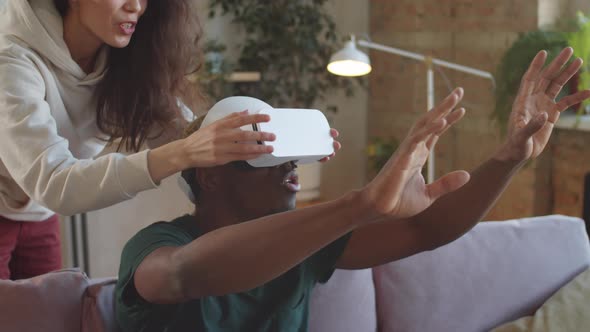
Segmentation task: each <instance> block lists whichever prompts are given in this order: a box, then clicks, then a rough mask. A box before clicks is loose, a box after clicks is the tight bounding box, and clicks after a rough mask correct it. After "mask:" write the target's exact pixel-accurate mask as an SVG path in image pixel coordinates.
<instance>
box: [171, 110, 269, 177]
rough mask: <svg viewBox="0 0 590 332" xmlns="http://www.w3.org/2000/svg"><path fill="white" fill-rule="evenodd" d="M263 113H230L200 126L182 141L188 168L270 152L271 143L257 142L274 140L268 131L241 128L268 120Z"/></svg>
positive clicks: (216, 164)
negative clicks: (203, 126)
mask: <svg viewBox="0 0 590 332" xmlns="http://www.w3.org/2000/svg"><path fill="white" fill-rule="evenodd" d="M268 121H270V116H268V115H266V114H248V113H247V111H244V112H241V113H233V114H231V115H228V116H227V117H225V118H223V119H220V120H218V121H216V122H214V123H212V124H211V125H209V126H207V127H205V128H201V129H199V130H197V131H196V132H194V133H193V134H192V135H190V136H188V137H187V138H185V139H183V140H182V146H183V147H182V151H183V153H184V155H185V157H186V158H187V161H186V163H187V167H186V168H189V167H211V166H218V165H223V164H226V163H228V162H231V161H236V160H250V159H255V158H258V157H260V156H261V155H263V154H265V153H271V152H272V151H273V147H272V146H267V145H261V144H256V142H262V141H266V142H269V141H274V140H275V135H274V134H272V133H267V132H255V131H245V130H241V129H240V127H242V126H244V125H249V124H254V123H261V122H268Z"/></svg>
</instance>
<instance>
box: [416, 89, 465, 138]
mask: <svg viewBox="0 0 590 332" xmlns="http://www.w3.org/2000/svg"><path fill="white" fill-rule="evenodd" d="M463 94H464V91H463V88H456V89H455V90H453V92H451V93H450V94H449V95H448V96H446V97H445V99H443V101H442V102H440V104H438V105H437V106H436V107H434V108H433V109H432V110H430V111H428V112H426V114H424V115H423V116H422V117H421V118H420V120H418V122H416V124H415V125H414V127H413V130H416V131H418V130H421V129H422V128H424V127H425V126H428V125H429V123H432V122H434V121H436V120H438V119H440V118H443V117H445V116H446V115H447V114H448V113H449V112H450V111H452V110H453V109H454V108H455V107H456V106H457V104H459V102H460V101H461V99H463Z"/></svg>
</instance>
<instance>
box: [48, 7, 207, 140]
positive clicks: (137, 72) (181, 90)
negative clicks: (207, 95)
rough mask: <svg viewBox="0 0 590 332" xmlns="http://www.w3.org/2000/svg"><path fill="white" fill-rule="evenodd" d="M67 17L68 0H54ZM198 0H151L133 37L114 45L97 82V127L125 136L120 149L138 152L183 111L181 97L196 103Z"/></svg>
mask: <svg viewBox="0 0 590 332" xmlns="http://www.w3.org/2000/svg"><path fill="white" fill-rule="evenodd" d="M54 2H55V5H56V7H57V9H58V10H59V12H60V13H61V14H62V16H65V15H66V13H67V11H68V6H69V4H68V0H54ZM195 7H196V6H195V5H194V1H193V0H173V1H170V0H168V1H163V0H151V1H149V4H148V7H147V10H146V11H145V13H144V14H143V16H142V17H141V18H140V19H139V22H138V24H137V27H136V30H135V33H134V34H133V37H132V38H131V42H130V43H129V45H128V46H127V47H125V48H111V50H110V56H109V65H108V70H107V72H106V74H105V77H104V78H103V80H102V81H101V83H100V84H99V86H98V91H97V93H98V95H97V102H98V103H97V105H98V109H97V114H96V120H97V125H98V128H99V129H100V130H101V131H102V132H103V133H105V134H107V135H109V136H110V137H111V141H114V140H116V139H119V138H120V139H121V140H120V142H119V146H118V148H119V149H121V148H123V147H124V148H125V149H126V150H127V151H139V149H140V147H141V145H142V144H143V143H144V142H145V140H146V139H148V138H149V137H148V135H150V134H153V133H154V132H153V130H154V129H161V130H165V129H167V128H169V127H171V126H173V121H174V120H175V119H177V118H178V117H180V116H181V111H180V107H179V105H178V99H180V100H182V102H183V103H184V104H186V105H187V106H188V107H189V108H193V109H194V107H196V106H197V105H196V103H197V102H198V100H199V93H198V91H197V89H196V87H195V85H194V84H192V83H190V82H189V81H188V79H187V75H188V74H189V73H191V72H194V71H196V70H197V69H198V67H199V62H200V50H199V45H198V44H199V40H200V38H201V26H200V24H199V20H198V18H197V15H196V14H197V12H196V8H195Z"/></svg>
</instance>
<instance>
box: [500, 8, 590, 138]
mask: <svg viewBox="0 0 590 332" xmlns="http://www.w3.org/2000/svg"><path fill="white" fill-rule="evenodd" d="M557 27H558V29H559V30H561V31H550V30H538V31H531V32H528V33H524V34H522V35H521V36H520V37H519V38H518V39H517V40H516V41H515V42H514V44H512V46H511V47H510V48H509V49H508V50H507V51H506V53H505V54H504V56H503V57H502V60H501V62H500V64H499V66H498V68H497V72H496V77H497V82H498V86H497V88H496V93H495V95H496V96H495V97H496V107H495V109H494V112H493V113H492V118H493V119H494V120H496V122H497V123H498V124H499V125H500V126H501V128H502V130H505V129H506V124H507V123H508V116H509V115H510V111H511V107H512V103H513V101H514V97H515V96H516V92H517V91H518V87H519V85H520V78H521V77H522V76H523V75H524V73H525V72H526V70H527V69H528V66H529V64H530V61H531V60H532V59H533V58H534V56H535V54H537V52H538V51H539V50H546V51H547V52H548V55H549V56H548V60H547V63H548V62H550V61H551V60H553V58H554V57H555V56H557V55H558V54H559V52H560V51H561V50H562V49H563V48H565V47H567V46H571V47H573V48H574V52H575V53H574V55H575V56H576V57H580V58H582V60H584V67H583V68H582V70H581V71H580V72H579V73H577V74H576V75H575V76H574V77H573V78H572V79H571V80H570V82H569V83H568V85H566V86H565V87H564V89H563V90H562V92H561V94H560V96H563V95H566V94H569V93H573V92H575V91H577V90H578V89H587V88H588V87H590V67H589V61H590V20H589V19H588V18H587V17H586V16H585V15H584V14H582V13H578V15H577V18H576V20H575V21H573V22H571V21H569V22H565V23H559V24H558V25H557ZM568 30H569V32H567V31H568ZM560 96H558V98H560ZM589 104H590V103H588V102H587V101H586V102H585V103H584V104H583V105H582V107H580V105H576V106H574V107H572V109H573V110H577V111H578V113H577V114H578V115H579V114H582V113H585V110H586V107H587V106H588V105H589Z"/></svg>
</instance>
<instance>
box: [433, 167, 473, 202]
mask: <svg viewBox="0 0 590 332" xmlns="http://www.w3.org/2000/svg"><path fill="white" fill-rule="evenodd" d="M469 179H470V176H469V173H467V172H465V171H455V172H451V173H449V174H446V175H444V176H443V177H441V178H439V179H438V180H436V181H434V182H433V183H431V184H429V185H427V186H426V190H427V191H428V196H429V197H430V199H431V200H432V201H433V202H434V201H435V200H437V199H438V198H439V197H441V196H443V195H446V194H448V193H451V192H453V191H455V190H457V189H459V188H461V187H463V186H464V185H465V184H466V183H467V182H469Z"/></svg>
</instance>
